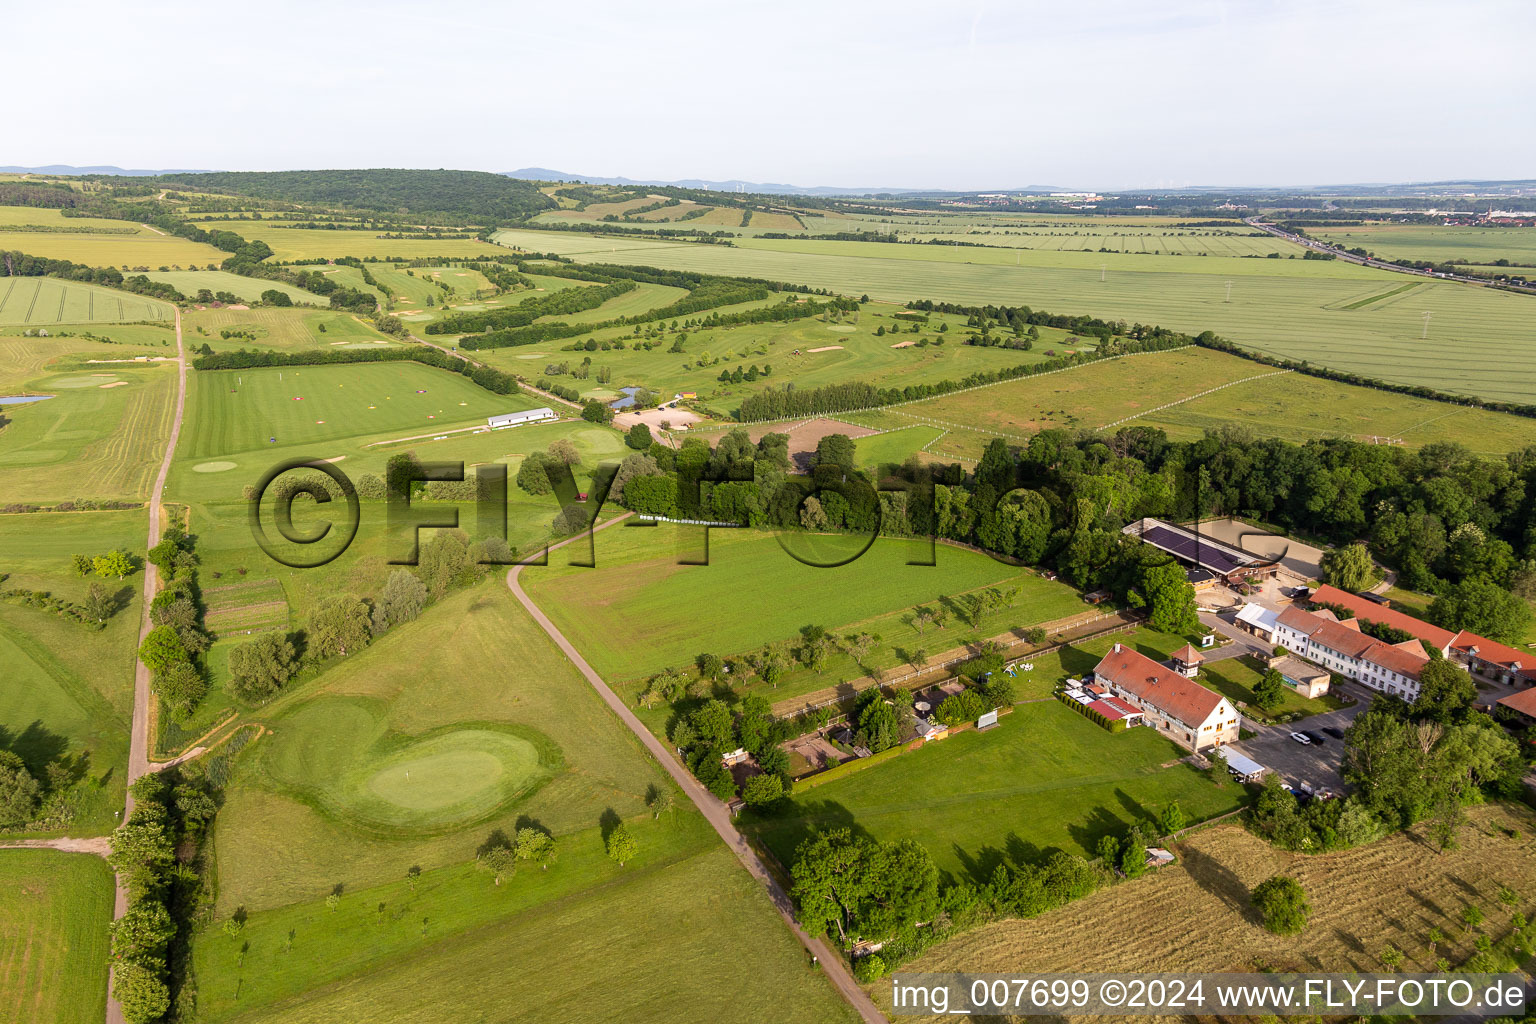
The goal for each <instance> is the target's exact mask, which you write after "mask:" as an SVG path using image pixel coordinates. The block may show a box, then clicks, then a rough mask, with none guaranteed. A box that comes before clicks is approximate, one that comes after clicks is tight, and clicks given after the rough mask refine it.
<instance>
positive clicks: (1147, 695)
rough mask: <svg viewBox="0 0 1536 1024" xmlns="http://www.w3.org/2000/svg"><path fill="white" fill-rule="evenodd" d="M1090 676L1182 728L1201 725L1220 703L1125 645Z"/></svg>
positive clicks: (1210, 693) (1215, 695)
mask: <svg viewBox="0 0 1536 1024" xmlns="http://www.w3.org/2000/svg"><path fill="white" fill-rule="evenodd" d="M1115 646H1116V647H1118V648H1119V650H1118V651H1115V650H1111V651H1110V652H1109V653H1108V654H1106V655H1104V660H1103V661H1100V662H1099V663H1098V665H1097V666H1095V667H1094V670H1093V674H1094V676H1095V677H1097V678H1099V679H1105V680H1108V681H1109V682H1110V683H1112V684H1114V685H1115V686H1116V687H1118V688H1120V689H1121V690H1124V691H1125V692H1126V693H1129V694H1130V695H1131V696H1133V697H1135V698H1136V699H1137V700H1140V701H1143V702H1145V703H1147V704H1150V705H1151V706H1152V707H1155V708H1158V709H1159V710H1161V711H1164V712H1166V713H1167V714H1170V715H1172V716H1173V717H1174V718H1177V719H1178V720H1179V721H1181V722H1183V723H1184V724H1185V725H1191V726H1194V725H1200V724H1201V723H1202V722H1204V721H1205V720H1206V719H1207V718H1209V717H1211V712H1213V711H1215V710H1216V708H1217V706H1218V705H1219V704H1220V703H1221V694H1219V693H1216V692H1215V691H1214V690H1208V689H1206V688H1205V687H1203V686H1201V685H1200V684H1199V683H1197V682H1195V681H1194V680H1193V679H1188V678H1186V677H1184V676H1182V675H1180V674H1179V673H1177V672H1175V671H1173V670H1172V669H1170V668H1168V667H1166V666H1164V665H1160V664H1158V663H1157V662H1155V661H1153V660H1152V659H1151V658H1149V657H1147V656H1146V655H1144V654H1138V653H1137V652H1135V651H1133V650H1131V649H1130V648H1129V647H1127V646H1125V645H1124V644H1116V645H1115Z"/></svg>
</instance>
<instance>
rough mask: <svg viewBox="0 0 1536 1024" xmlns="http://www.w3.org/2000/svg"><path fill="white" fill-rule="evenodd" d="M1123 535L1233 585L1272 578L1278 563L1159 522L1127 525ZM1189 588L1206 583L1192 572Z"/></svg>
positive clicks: (1159, 520) (1201, 576) (1179, 527)
mask: <svg viewBox="0 0 1536 1024" xmlns="http://www.w3.org/2000/svg"><path fill="white" fill-rule="evenodd" d="M1122 532H1123V533H1125V534H1126V535H1127V536H1130V537H1136V538H1138V539H1140V540H1141V541H1142V542H1143V543H1146V544H1150V545H1152V546H1153V547H1155V548H1157V549H1158V550H1160V551H1165V552H1167V553H1168V554H1170V555H1172V556H1173V557H1174V558H1177V559H1178V560H1179V561H1180V562H1181V563H1182V564H1183V565H1184V566H1185V567H1186V568H1188V569H1192V570H1204V572H1206V573H1210V574H1211V576H1212V577H1213V578H1214V580H1217V581H1220V582H1223V583H1226V584H1228V585H1229V586H1235V585H1237V584H1239V583H1243V582H1246V581H1250V580H1261V579H1268V578H1270V577H1273V576H1274V575H1275V574H1276V572H1277V571H1278V568H1279V567H1278V563H1276V562H1274V561H1271V560H1269V559H1266V558H1263V557H1260V556H1258V555H1251V554H1249V553H1248V552H1246V551H1242V550H1239V549H1238V548H1235V547H1233V546H1232V545H1230V544H1223V543H1222V542H1221V541H1219V540H1216V539H1215V538H1213V537H1208V536H1203V535H1201V534H1200V533H1199V531H1198V530H1187V529H1185V528H1184V527H1182V526H1174V525H1173V524H1172V523H1165V522H1163V521H1162V520H1161V519H1141V520H1138V521H1137V522H1134V523H1132V524H1131V525H1130V526H1127V527H1126V528H1125V529H1124V530H1123V531H1122ZM1194 577H1195V578H1194V579H1192V580H1191V581H1190V582H1191V585H1195V584H1196V583H1207V584H1208V583H1209V582H1210V581H1207V580H1206V578H1205V576H1204V575H1202V574H1201V573H1199V572H1196V573H1194Z"/></svg>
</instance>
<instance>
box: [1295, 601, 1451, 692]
mask: <svg viewBox="0 0 1536 1024" xmlns="http://www.w3.org/2000/svg"><path fill="white" fill-rule="evenodd" d="M1275 643H1277V644H1279V645H1280V646H1281V647H1284V648H1285V649H1286V650H1288V651H1290V652H1291V653H1293V654H1298V655H1300V656H1301V657H1303V658H1306V659H1307V660H1308V661H1310V662H1313V663H1314V664H1317V665H1321V666H1323V667H1324V668H1326V669H1328V670H1329V671H1330V672H1337V673H1338V674H1339V675H1341V676H1344V677H1345V678H1346V679H1353V680H1355V681H1356V682H1359V683H1364V684H1365V685H1366V686H1369V687H1370V688H1371V689H1373V690H1380V691H1381V692H1382V693H1387V694H1391V695H1392V696H1394V697H1401V698H1403V699H1404V700H1413V699H1414V698H1415V697H1417V696H1418V695H1419V674H1420V673H1421V672H1422V671H1423V669H1424V666H1425V665H1427V664H1429V655H1428V654H1425V653H1424V647H1423V645H1422V644H1420V643H1419V641H1418V640H1405V641H1403V642H1402V643H1400V644H1389V643H1386V642H1384V641H1381V640H1377V639H1376V638H1375V637H1373V636H1367V635H1366V634H1365V633H1362V632H1361V631H1360V625H1359V623H1358V622H1357V621H1356V620H1355V619H1345V620H1344V621H1342V622H1340V621H1339V619H1338V617H1337V616H1335V615H1334V614H1333V612H1331V611H1328V610H1327V609H1326V608H1325V609H1323V610H1321V611H1316V612H1309V611H1304V610H1302V609H1301V608H1297V607H1295V606H1292V607H1290V608H1287V609H1285V611H1283V612H1281V613H1280V615H1279V616H1278V617H1277V618H1276V619H1275Z"/></svg>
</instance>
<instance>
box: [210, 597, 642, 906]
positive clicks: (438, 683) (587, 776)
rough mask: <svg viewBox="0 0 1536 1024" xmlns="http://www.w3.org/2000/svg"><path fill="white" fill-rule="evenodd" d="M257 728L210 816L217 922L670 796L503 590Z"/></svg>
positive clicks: (380, 647) (375, 652) (363, 658)
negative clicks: (521, 825)
mask: <svg viewBox="0 0 1536 1024" xmlns="http://www.w3.org/2000/svg"><path fill="white" fill-rule="evenodd" d="M259 717H260V718H262V719H264V720H266V721H267V722H269V723H270V725H271V727H272V730H273V733H272V735H270V736H267V737H263V738H262V739H261V740H260V741H258V743H257V744H256V745H255V747H253V754H252V755H251V758H250V759H249V760H248V761H246V762H244V763H245V764H246V765H247V766H248V767H247V768H242V772H241V774H240V776H239V778H238V779H237V781H236V783H235V784H234V785H233V786H232V787H231V789H230V790H229V793H228V798H227V800H226V804H225V807H224V809H223V811H221V812H220V819H219V821H220V825H219V832H218V836H217V854H218V859H219V876H220V885H219V905H220V908H221V912H229V911H232V910H233V909H234V908H235V907H236V906H240V905H244V906H246V907H247V908H249V909H252V910H254V909H257V908H264V907H271V906H277V905H281V904H284V903H290V902H294V901H309V900H317V899H320V898H321V897H323V896H324V895H325V893H327V892H329V891H330V889H331V887H332V886H334V885H337V884H345V885H346V886H347V887H348V888H349V889H350V888H355V887H364V886H371V885H379V884H383V883H385V882H390V881H396V880H398V879H400V878H403V877H404V873H405V869H406V868H408V867H410V866H411V865H412V864H420V865H421V866H422V867H424V868H435V867H440V866H444V865H447V864H453V863H461V862H463V861H464V860H466V859H468V858H469V857H470V856H471V855H472V853H473V851H474V849H475V847H476V846H477V845H478V844H479V843H480V842H481V841H482V840H483V839H484V838H485V836H486V835H487V834H488V833H489V832H490V831H491V829H493V828H502V829H504V830H507V831H511V829H512V828H513V826H514V825H515V824H516V822H517V821H518V820H519V819H520V818H525V817H526V818H528V819H531V820H533V821H536V822H539V823H540V824H542V825H543V826H544V827H546V828H548V829H549V830H551V831H552V832H554V833H555V834H556V836H564V835H566V834H567V833H573V832H581V831H583V830H586V829H591V828H594V827H595V826H596V825H597V824H598V819H599V818H600V817H601V816H602V815H603V814H604V813H605V812H607V811H610V810H611V811H613V812H614V813H616V814H618V815H619V816H620V817H622V818H633V817H635V816H637V815H640V814H643V813H644V798H645V793H646V790H647V788H648V787H649V786H651V785H665V784H667V783H665V782H664V779H663V776H662V775H661V773H660V770H659V768H657V766H656V765H654V764H653V763H651V762H650V761H649V760H648V759H647V758H646V757H645V755H644V754H643V752H642V751H641V749H640V747H639V745H638V744H637V743H636V742H635V741H634V739H633V738H632V737H631V736H630V735H629V734H628V732H627V731H626V730H625V729H624V727H623V726H622V725H621V724H620V723H619V722H618V720H617V719H616V718H614V717H613V716H612V715H611V714H609V713H608V711H607V710H606V708H605V707H604V706H603V705H602V703H601V701H600V700H599V699H598V697H597V695H596V694H595V693H593V692H592V690H591V688H590V687H589V686H588V685H587V683H586V681H585V680H583V679H582V678H581V677H580V676H579V675H577V673H576V670H575V669H574V668H572V667H571V665H570V663H569V662H567V661H566V660H565V659H564V658H563V657H562V656H561V655H560V653H559V652H558V650H557V649H556V648H555V647H554V645H553V644H552V643H551V642H550V641H549V639H548V638H547V637H546V636H545V635H544V633H543V632H542V631H541V630H539V628H538V627H537V626H536V625H534V623H533V622H532V620H531V619H529V618H528V617H527V615H526V613H525V612H523V610H522V609H521V607H520V606H519V605H517V603H516V602H515V601H514V600H513V598H512V595H511V594H510V593H508V592H507V589H506V587H505V586H504V585H503V584H502V582H501V580H500V578H499V574H498V577H497V578H494V579H491V580H489V581H487V582H485V583H483V584H481V585H480V586H479V587H476V588H473V589H471V590H468V591H464V592H461V593H458V594H455V595H454V596H452V597H450V598H448V599H446V600H445V601H444V602H442V603H441V604H439V605H436V606H434V607H433V608H431V609H430V610H429V611H428V612H427V613H426V614H425V615H423V616H422V618H420V619H418V620H417V621H416V622H413V623H410V624H408V625H405V626H401V627H398V628H397V629H395V630H392V631H391V632H390V633H388V634H387V635H385V636H384V637H383V638H381V639H380V640H379V641H378V642H377V643H375V644H373V645H371V646H370V647H368V648H367V649H365V650H364V651H362V652H361V653H359V654H357V655H354V656H352V657H350V658H348V659H346V660H345V661H343V662H342V663H341V664H339V665H338V666H336V667H334V668H332V669H330V670H329V671H327V672H326V673H325V674H323V675H322V676H320V677H319V679H317V680H316V681H315V682H313V683H311V684H307V685H304V686H300V687H299V688H298V689H296V690H295V691H294V692H293V693H291V694H289V695H287V696H285V697H283V698H281V699H279V700H278V701H277V702H275V703H274V704H272V705H269V706H268V707H266V708H263V709H262V710H261V711H260V712H259ZM484 734H495V738H496V742H495V744H494V745H493V744H491V743H488V742H482V741H484V740H485V739H486V738H487V737H486V735H484ZM487 756H489V757H494V758H495V759H497V760H498V761H499V763H500V767H499V769H498V770H497V771H499V774H496V773H495V772H493V770H492V769H491V766H490V764H489V762H488V761H487V760H486V757H487ZM434 761H435V763H434ZM407 770H410V771H411V775H412V777H411V778H410V779H409V780H407V779H405V778H404V773H405V771H407ZM419 773H424V774H419ZM455 779H456V780H457V785H456V786H455V785H454V780H455ZM535 783H537V784H535ZM273 843H280V844H281V846H282V849H283V851H284V855H283V857H282V858H281V859H274V858H272V857H271V855H270V851H271V849H272V845H271V844H273Z"/></svg>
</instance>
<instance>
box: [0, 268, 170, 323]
mask: <svg viewBox="0 0 1536 1024" xmlns="http://www.w3.org/2000/svg"><path fill="white" fill-rule="evenodd" d="M174 316H175V311H174V310H173V309H172V307H171V305H170V304H169V303H166V302H161V301H160V300H159V299H151V298H146V297H145V296H142V295H135V294H133V293H132V292H123V291H117V290H116V289H112V288H100V287H97V286H96V285H93V284H81V283H80V282H78V281H61V280H59V279H58V278H53V277H4V278H0V325H3V326H8V327H51V326H52V325H54V324H110V323H117V322H120V321H124V320H170V319H172V318H173V317H174Z"/></svg>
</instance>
